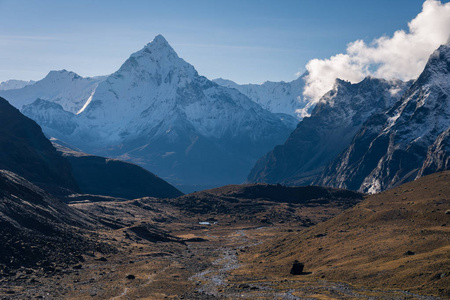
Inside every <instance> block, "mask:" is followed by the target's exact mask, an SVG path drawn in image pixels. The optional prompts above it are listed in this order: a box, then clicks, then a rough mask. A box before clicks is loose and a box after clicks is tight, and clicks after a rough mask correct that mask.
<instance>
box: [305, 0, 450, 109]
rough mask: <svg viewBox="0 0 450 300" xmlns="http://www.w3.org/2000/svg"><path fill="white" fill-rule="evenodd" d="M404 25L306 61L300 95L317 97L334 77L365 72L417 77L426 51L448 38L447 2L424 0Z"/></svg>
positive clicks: (352, 78) (361, 75) (357, 77)
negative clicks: (367, 41)
mask: <svg viewBox="0 0 450 300" xmlns="http://www.w3.org/2000/svg"><path fill="white" fill-rule="evenodd" d="M408 27H409V32H405V31H403V30H398V31H396V32H395V33H394V35H393V36H392V37H386V36H383V37H380V38H378V39H375V40H374V41H373V42H372V43H370V44H369V45H368V44H366V43H365V42H364V41H362V40H357V41H355V42H352V43H350V44H348V46H347V52H346V53H345V54H342V53H341V54H337V55H335V56H332V57H330V58H329V59H313V60H311V61H309V62H308V64H307V65H306V69H307V71H308V72H309V75H308V77H307V78H306V86H305V90H304V95H305V96H306V97H311V98H312V99H313V100H315V101H317V100H318V99H319V98H320V97H321V96H322V95H323V94H325V93H326V92H328V91H329V90H330V89H331V88H332V87H333V84H334V82H335V80H336V78H340V79H344V80H348V81H350V82H359V81H361V80H362V79H363V78H364V77H366V76H368V75H372V76H375V77H379V78H385V79H392V78H399V79H402V80H409V79H414V78H416V77H418V76H419V74H420V73H421V72H422V70H423V68H424V67H425V64H426V62H427V60H428V57H429V56H430V54H431V53H432V52H433V51H434V50H435V49H436V48H438V47H439V46H440V45H442V44H446V43H448V41H449V39H450V3H446V4H442V3H441V2H440V1H437V0H427V1H425V2H424V4H423V8H422V12H420V13H419V14H418V15H417V16H416V17H415V18H414V19H413V20H412V21H411V22H409V23H408Z"/></svg>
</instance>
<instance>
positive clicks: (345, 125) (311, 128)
mask: <svg viewBox="0 0 450 300" xmlns="http://www.w3.org/2000/svg"><path fill="white" fill-rule="evenodd" d="M408 85H409V83H403V82H401V81H386V80H382V79H375V78H370V77H368V78H366V79H364V80H363V81H362V82H360V83H357V84H351V83H349V82H346V81H342V80H337V81H336V84H335V86H334V88H333V89H332V90H331V91H330V92H328V93H327V94H325V95H324V96H323V97H322V99H321V100H320V101H319V103H318V104H317V105H316V107H315V108H314V110H313V111H312V113H311V117H307V118H304V119H303V120H302V121H301V122H300V123H299V124H298V126H297V128H296V129H295V131H294V132H293V133H292V134H291V135H290V137H289V138H288V140H287V141H286V142H285V143H284V145H280V146H276V147H275V148H274V150H273V151H271V152H269V153H268V154H266V155H265V156H264V157H263V158H261V159H260V160H259V161H258V162H257V163H256V165H255V166H254V168H253V169H252V171H251V172H250V174H249V176H248V179H247V180H248V181H249V182H266V183H284V184H288V185H307V184H311V183H313V182H314V181H316V180H317V178H318V177H319V176H320V174H321V172H322V170H323V169H324V167H325V166H326V165H327V164H328V163H329V162H331V161H332V160H333V159H334V158H335V157H336V156H337V155H338V154H339V153H340V152H341V151H343V150H344V149H345V148H346V147H347V146H348V145H349V144H350V142H351V140H352V138H353V136H354V135H355V134H356V132H357V131H358V130H359V129H360V128H361V126H362V124H363V123H364V122H365V121H366V120H367V119H368V118H369V117H370V116H372V115H373V114H375V113H378V112H381V111H383V110H385V109H386V108H388V107H391V106H392V104H393V103H394V102H395V101H396V100H397V99H398V98H399V96H400V95H401V94H402V93H403V91H404V89H405V88H406V87H407V86H408Z"/></svg>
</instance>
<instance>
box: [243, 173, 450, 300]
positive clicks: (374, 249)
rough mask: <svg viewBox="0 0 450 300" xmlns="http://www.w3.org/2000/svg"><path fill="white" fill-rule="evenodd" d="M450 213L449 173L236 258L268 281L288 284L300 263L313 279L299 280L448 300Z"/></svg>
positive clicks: (390, 192) (393, 191)
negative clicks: (284, 280) (286, 279)
mask: <svg viewBox="0 0 450 300" xmlns="http://www.w3.org/2000/svg"><path fill="white" fill-rule="evenodd" d="M449 207H450V172H449V171H446V172H442V173H437V174H432V175H429V176H426V177H423V178H420V179H418V180H416V181H414V182H410V183H407V184H404V185H402V186H399V187H397V188H394V189H391V190H388V191H386V192H383V193H381V194H376V195H372V196H369V197H368V198H367V199H365V200H364V201H362V202H361V203H359V204H358V205H356V206H355V207H353V208H351V209H349V210H347V211H345V212H344V213H342V214H340V215H339V216H337V217H335V218H333V219H331V220H329V221H327V222H324V223H321V224H318V225H316V226H314V227H311V228H309V229H307V230H304V231H301V232H297V233H293V234H288V235H283V236H281V237H278V238H276V239H274V240H270V241H268V242H266V243H263V244H261V245H259V246H256V247H254V248H252V249H251V251H250V253H247V254H244V255H242V257H241V263H244V264H245V265H244V267H243V269H242V270H241V272H249V274H251V275H250V276H252V277H254V278H257V277H260V276H262V275H263V274H261V273H260V271H255V270H261V269H256V268H254V266H255V264H257V263H259V262H262V263H263V264H264V266H266V268H264V275H266V276H268V277H269V278H273V277H280V276H281V277H283V276H284V277H289V271H290V268H291V266H292V262H293V261H294V260H299V261H300V262H303V263H304V264H305V272H306V274H310V275H308V276H305V277H302V278H301V279H298V280H302V279H303V280H320V279H322V280H327V281H344V282H347V283H351V284H352V285H360V286H365V287H368V288H372V289H373V288H379V289H384V290H385V289H402V290H408V291H412V292H414V293H419V294H432V295H439V296H441V297H450V290H449V288H448V287H449V286H450V273H449V269H448V266H449V265H450V257H449V255H448V254H449V251H450V229H449V225H450V224H449V222H450V213H449V212H450V211H449ZM249 274H247V275H249Z"/></svg>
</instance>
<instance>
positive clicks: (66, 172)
mask: <svg viewBox="0 0 450 300" xmlns="http://www.w3.org/2000/svg"><path fill="white" fill-rule="evenodd" d="M0 169H6V170H9V171H12V172H14V173H17V174H19V175H20V176H23V177H25V178H26V179H27V180H29V181H31V182H33V183H35V184H36V185H38V186H40V187H42V188H44V189H46V190H49V191H51V192H54V193H68V192H71V191H78V186H77V184H76V181H75V179H74V178H73V176H72V173H71V169H70V165H69V163H68V162H67V161H66V160H65V159H64V158H62V157H61V155H59V154H58V153H57V152H56V149H55V148H54V147H53V146H52V144H51V142H50V141H49V140H48V139H47V138H46V137H45V136H44V134H43V133H42V130H41V128H40V127H39V125H37V124H36V123H35V122H34V121H33V120H30V119H29V118H27V117H25V116H24V115H22V114H21V113H20V112H19V111H18V110H17V109H16V108H14V107H12V106H11V105H10V104H9V103H8V101H6V100H5V99H3V98H0Z"/></svg>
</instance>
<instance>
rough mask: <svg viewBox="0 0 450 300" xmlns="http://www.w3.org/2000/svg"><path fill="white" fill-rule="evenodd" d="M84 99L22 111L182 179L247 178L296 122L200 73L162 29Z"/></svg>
mask: <svg viewBox="0 0 450 300" xmlns="http://www.w3.org/2000/svg"><path fill="white" fill-rule="evenodd" d="M40 98H42V97H40ZM42 99H43V100H46V99H45V98H42ZM87 99H88V100H87V101H85V102H84V105H83V106H82V109H81V110H79V111H78V113H74V114H71V115H68V114H67V112H64V110H65V108H64V106H63V105H62V104H61V106H56V105H49V103H46V102H45V101H39V102H36V103H33V104H31V105H29V106H27V107H26V109H24V113H26V114H27V115H28V116H29V117H31V118H33V119H35V120H37V121H38V122H39V123H40V124H41V126H42V128H43V130H44V131H45V132H46V133H47V134H49V135H52V136H53V137H56V138H58V139H59V140H62V141H64V142H66V143H68V144H71V145H72V146H75V147H77V148H79V149H82V150H84V151H85V152H89V153H92V154H104V155H106V156H114V157H121V158H123V159H127V160H131V161H134V162H136V163H139V164H141V165H143V166H145V167H147V168H148V169H149V170H151V171H153V172H156V173H157V174H158V175H160V176H162V177H164V178H167V179H169V180H170V181H171V182H179V183H185V184H194V183H195V184H199V183H200V184H214V185H215V184H219V183H220V184H226V183H240V182H242V181H243V180H244V179H245V175H246V174H247V172H248V170H249V169H250V168H251V166H252V165H253V163H254V162H255V161H256V159H257V158H258V157H260V156H261V155H263V154H264V153H266V152H267V151H268V150H269V149H271V148H272V147H273V146H274V145H276V144H278V143H280V142H282V141H283V140H284V139H285V138H287V136H288V134H289V132H290V131H291V130H292V129H293V128H294V127H295V125H296V122H295V120H294V122H292V121H293V120H292V119H294V118H292V117H290V116H286V115H280V114H273V113H271V112H269V111H268V110H265V109H263V108H262V107H261V106H260V105H258V104H257V103H254V102H253V101H251V100H250V99H249V98H248V97H246V96H245V95H243V94H242V93H240V92H239V91H238V90H235V89H230V88H226V87H223V86H219V85H218V84H215V83H214V82H211V81H210V80H208V79H207V78H205V77H203V76H200V75H199V74H198V73H197V71H196V70H195V68H194V67H193V66H192V65H190V64H189V63H187V62H186V61H184V60H183V59H182V58H180V57H179V56H178V55H177V53H176V52H175V50H174V49H173V48H172V47H171V46H170V45H169V44H168V43H167V41H166V39H165V38H164V37H163V36H161V35H159V36H156V37H155V38H154V39H153V41H152V42H150V43H148V44H147V45H145V46H144V47H143V48H142V49H140V50H139V51H137V52H135V53H133V54H131V55H130V57H129V58H128V59H127V60H126V61H125V62H124V63H123V65H122V66H121V67H120V68H119V70H117V71H116V72H115V73H113V74H111V75H110V76H108V77H107V78H106V79H105V80H104V81H102V82H100V83H99V84H98V86H97V87H96V89H95V90H93V92H92V94H91V95H90V96H89V97H87ZM61 107H62V108H64V110H63V109H62V108H61Z"/></svg>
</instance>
